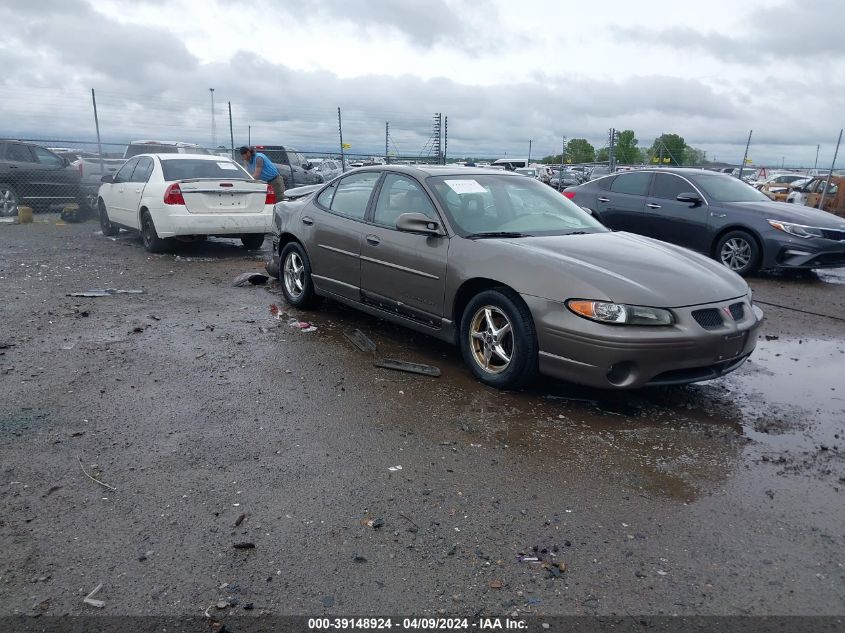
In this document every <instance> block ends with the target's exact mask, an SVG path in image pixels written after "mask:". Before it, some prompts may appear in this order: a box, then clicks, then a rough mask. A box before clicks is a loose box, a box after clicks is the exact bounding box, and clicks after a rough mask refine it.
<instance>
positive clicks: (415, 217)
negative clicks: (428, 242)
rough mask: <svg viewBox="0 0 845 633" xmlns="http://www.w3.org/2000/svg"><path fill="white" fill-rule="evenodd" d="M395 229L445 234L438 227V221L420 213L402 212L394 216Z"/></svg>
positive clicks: (408, 231)
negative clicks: (396, 216)
mask: <svg viewBox="0 0 845 633" xmlns="http://www.w3.org/2000/svg"><path fill="white" fill-rule="evenodd" d="M396 230H397V231H404V232H406V233H423V234H426V235H438V236H440V235H445V233H444V232H443V229H441V228H440V222H438V221H437V220H432V219H431V218H430V217H428V216H427V215H424V214H422V213H403V214H402V215H400V216H399V217H398V218H396Z"/></svg>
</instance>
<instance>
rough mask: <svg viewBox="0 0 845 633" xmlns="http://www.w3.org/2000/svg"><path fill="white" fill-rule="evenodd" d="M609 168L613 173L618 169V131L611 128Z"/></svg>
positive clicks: (608, 154) (608, 151) (608, 145)
mask: <svg viewBox="0 0 845 633" xmlns="http://www.w3.org/2000/svg"><path fill="white" fill-rule="evenodd" d="M607 166H608V168H609V169H610V171H611V172H613V171H614V170H615V169H616V129H615V128H610V132H609V134H608V137H607Z"/></svg>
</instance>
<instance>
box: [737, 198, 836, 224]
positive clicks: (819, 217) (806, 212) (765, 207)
mask: <svg viewBox="0 0 845 633" xmlns="http://www.w3.org/2000/svg"><path fill="white" fill-rule="evenodd" d="M730 204H731V206H736V207H737V208H740V209H747V210H748V211H752V212H754V213H759V214H760V217H761V218H763V219H764V220H782V221H783V222H794V223H796V224H804V225H807V226H817V227H819V228H823V229H840V230H841V229H842V228H843V227H845V220H843V219H842V218H840V217H838V216H835V215H833V214H832V213H828V212H827V211H819V210H818V209H814V208H812V207H804V206H801V205H795V204H790V203H788V202H732V203H730Z"/></svg>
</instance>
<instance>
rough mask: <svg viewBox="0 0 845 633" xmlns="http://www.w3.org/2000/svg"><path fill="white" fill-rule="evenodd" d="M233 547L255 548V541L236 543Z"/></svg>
mask: <svg viewBox="0 0 845 633" xmlns="http://www.w3.org/2000/svg"><path fill="white" fill-rule="evenodd" d="M232 547H234V548H235V549H255V543H251V542H249V541H244V542H243V543H235V544H234V545H232Z"/></svg>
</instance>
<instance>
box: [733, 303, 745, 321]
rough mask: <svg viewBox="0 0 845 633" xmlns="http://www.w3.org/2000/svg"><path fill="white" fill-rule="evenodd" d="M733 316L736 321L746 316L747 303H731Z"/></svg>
mask: <svg viewBox="0 0 845 633" xmlns="http://www.w3.org/2000/svg"><path fill="white" fill-rule="evenodd" d="M731 316H732V317H733V319H734V321H742V320H743V319H744V318H745V304H744V303H743V302H741V301H740V302H739V303H732V304H731Z"/></svg>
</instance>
